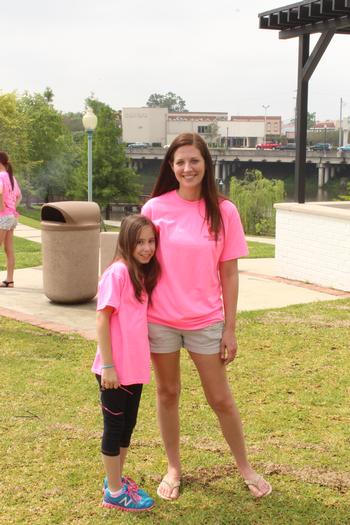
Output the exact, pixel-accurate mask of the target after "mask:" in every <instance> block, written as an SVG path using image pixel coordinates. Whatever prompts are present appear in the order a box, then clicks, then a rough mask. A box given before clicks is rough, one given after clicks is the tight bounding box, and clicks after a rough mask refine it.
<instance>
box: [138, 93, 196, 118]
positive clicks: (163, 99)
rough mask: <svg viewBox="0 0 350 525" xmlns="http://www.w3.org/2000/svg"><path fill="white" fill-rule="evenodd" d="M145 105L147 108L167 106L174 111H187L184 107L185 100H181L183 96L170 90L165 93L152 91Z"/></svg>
mask: <svg viewBox="0 0 350 525" xmlns="http://www.w3.org/2000/svg"><path fill="white" fill-rule="evenodd" d="M146 105H147V106H148V107H149V108H168V110H169V111H173V112H175V113H181V112H183V111H188V110H187V109H186V102H185V101H184V100H183V98H181V97H179V96H178V95H175V93H172V92H171V91H169V92H168V93H166V94H165V95H161V94H159V93H153V94H152V95H150V96H149V98H148V100H147V102H146Z"/></svg>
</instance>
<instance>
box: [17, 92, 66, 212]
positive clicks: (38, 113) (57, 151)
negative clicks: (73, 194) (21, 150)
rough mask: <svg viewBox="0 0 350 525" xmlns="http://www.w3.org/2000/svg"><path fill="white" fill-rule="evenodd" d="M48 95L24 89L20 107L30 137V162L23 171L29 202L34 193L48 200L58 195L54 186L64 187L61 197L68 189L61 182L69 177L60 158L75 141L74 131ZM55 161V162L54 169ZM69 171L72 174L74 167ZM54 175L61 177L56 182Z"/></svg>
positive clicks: (60, 193) (61, 190)
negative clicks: (73, 140)
mask: <svg viewBox="0 0 350 525" xmlns="http://www.w3.org/2000/svg"><path fill="white" fill-rule="evenodd" d="M52 96H53V94H52ZM48 98H50V97H48V94H47V96H45V95H42V94H40V93H34V94H33V95H31V94H29V93H25V94H24V95H23V97H22V98H21V99H20V101H19V108H20V111H21V113H22V114H23V115H24V116H25V118H26V126H27V130H26V131H27V136H28V138H29V148H28V149H29V151H28V163H27V169H26V171H25V172H24V178H25V181H26V191H25V192H24V193H25V196H26V201H27V205H28V204H29V201H30V195H31V194H36V195H37V196H38V197H40V198H43V199H44V200H48V199H50V198H52V197H53V196H54V195H57V193H56V190H55V191H54V190H53V186H54V187H55V188H57V187H60V188H61V189H60V192H59V194H58V196H60V197H63V196H64V195H65V193H66V191H67V190H68V189H69V185H68V186H67V185H66V186H62V182H63V181H66V182H67V177H66V176H65V175H64V173H66V168H65V167H64V163H63V162H60V161H59V159H60V158H61V159H62V157H63V155H64V154H65V153H66V152H67V149H68V150H69V148H70V145H71V144H72V139H71V134H70V132H69V130H68V128H67V127H66V126H65V125H64V122H63V117H62V115H61V113H59V112H58V111H57V110H56V109H55V108H54V107H53V105H52V104H51V103H50V102H49V100H48ZM53 165H55V166H56V169H55V171H54V172H53V171H52V166H53ZM50 166H51V168H50ZM70 170H71V168H70ZM70 173H71V175H72V176H73V174H72V171H70ZM55 178H56V179H57V181H58V180H60V181H61V182H60V184H53V180H54V179H55Z"/></svg>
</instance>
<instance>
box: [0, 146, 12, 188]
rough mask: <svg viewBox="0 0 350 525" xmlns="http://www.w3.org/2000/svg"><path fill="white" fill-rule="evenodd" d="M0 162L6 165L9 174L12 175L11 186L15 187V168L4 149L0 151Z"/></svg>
mask: <svg viewBox="0 0 350 525" xmlns="http://www.w3.org/2000/svg"><path fill="white" fill-rule="evenodd" d="M0 163H1V164H3V165H4V166H5V168H6V171H7V173H8V176H9V177H10V183H11V188H12V189H13V188H14V186H15V183H14V180H13V169H12V165H11V162H10V160H9V157H8V155H7V153H5V152H4V151H0Z"/></svg>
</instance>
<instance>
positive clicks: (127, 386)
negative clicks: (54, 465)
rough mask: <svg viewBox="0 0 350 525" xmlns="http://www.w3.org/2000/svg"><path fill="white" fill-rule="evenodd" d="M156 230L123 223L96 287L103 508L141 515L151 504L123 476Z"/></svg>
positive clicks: (145, 348)
mask: <svg viewBox="0 0 350 525" xmlns="http://www.w3.org/2000/svg"><path fill="white" fill-rule="evenodd" d="M156 248H157V231H156V229H155V226H154V225H153V223H152V222H151V221H150V220H149V219H147V218H146V217H143V216H141V215H129V216H128V217H126V218H125V219H124V220H123V221H122V224H121V229H120V233H119V238H118V246H117V251H116V256H115V259H114V262H113V263H112V264H111V266H110V267H109V268H107V270H106V271H105V272H104V274H103V275H102V277H101V280H100V283H99V293H98V302H97V339H98V350H97V353H96V357H95V361H94V363H93V366H92V371H93V372H94V373H95V374H96V378H97V381H98V383H99V386H100V393H101V405H102V413H103V421H104V431H103V436H102V460H103V464H104V467H105V471H106V475H107V477H106V479H105V482H104V497H103V502H102V504H103V506H104V507H110V508H116V509H121V510H127V511H144V510H149V509H151V508H152V507H153V505H154V501H153V499H152V498H150V497H149V496H148V494H147V493H146V492H145V491H144V490H142V489H139V488H138V486H137V485H136V483H135V482H134V481H133V480H131V479H130V478H126V477H122V472H123V466H124V462H125V457H126V453H127V451H128V447H129V444H130V438H131V434H132V431H133V429H134V427H135V423H136V418H137V412H138V407H139V402H140V397H141V392H142V385H143V384H144V383H148V382H149V379H150V350H149V342H148V331H147V306H148V302H149V301H151V296H152V291H153V289H154V287H155V285H156V282H157V278H158V276H159V272H160V267H159V264H158V261H157V259H156V257H155V251H156Z"/></svg>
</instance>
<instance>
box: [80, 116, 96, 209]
mask: <svg viewBox="0 0 350 525" xmlns="http://www.w3.org/2000/svg"><path fill="white" fill-rule="evenodd" d="M83 126H84V129H85V131H86V132H87V136H88V201H90V202H91V201H92V134H93V132H94V130H95V129H96V126H97V117H96V115H95V113H94V112H93V110H92V108H90V107H87V108H86V112H85V114H84V116H83Z"/></svg>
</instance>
